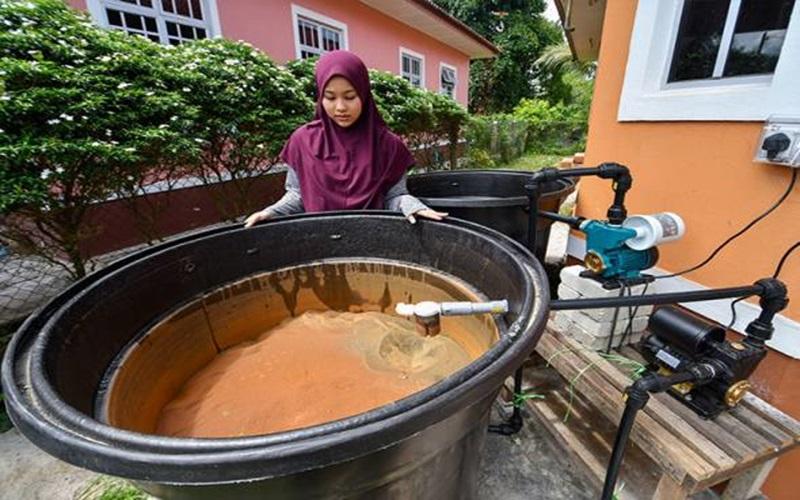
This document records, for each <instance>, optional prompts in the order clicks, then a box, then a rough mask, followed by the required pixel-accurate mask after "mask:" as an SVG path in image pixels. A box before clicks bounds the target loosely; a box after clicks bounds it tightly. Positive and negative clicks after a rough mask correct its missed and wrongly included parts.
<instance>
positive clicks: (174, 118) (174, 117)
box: [169, 116, 178, 122]
mask: <svg viewBox="0 0 800 500" xmlns="http://www.w3.org/2000/svg"><path fill="white" fill-rule="evenodd" d="M177 119H178V117H177V116H173V117H172V118H170V119H169V121H171V122H174V121H175V120H177Z"/></svg>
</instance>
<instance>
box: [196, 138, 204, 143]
mask: <svg viewBox="0 0 800 500" xmlns="http://www.w3.org/2000/svg"><path fill="white" fill-rule="evenodd" d="M194 142H196V143H198V144H202V143H203V142H205V141H203V139H201V138H199V137H195V138H194Z"/></svg>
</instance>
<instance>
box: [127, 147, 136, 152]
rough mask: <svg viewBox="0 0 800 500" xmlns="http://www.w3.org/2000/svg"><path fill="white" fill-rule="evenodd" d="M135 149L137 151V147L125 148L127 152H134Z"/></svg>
mask: <svg viewBox="0 0 800 500" xmlns="http://www.w3.org/2000/svg"><path fill="white" fill-rule="evenodd" d="M134 151H136V148H125V152H127V153H133V152H134Z"/></svg>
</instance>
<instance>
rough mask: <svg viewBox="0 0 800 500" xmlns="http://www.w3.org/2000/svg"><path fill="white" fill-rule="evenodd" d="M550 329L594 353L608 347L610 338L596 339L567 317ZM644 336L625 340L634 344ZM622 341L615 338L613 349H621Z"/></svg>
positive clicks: (629, 337)
mask: <svg viewBox="0 0 800 500" xmlns="http://www.w3.org/2000/svg"><path fill="white" fill-rule="evenodd" d="M550 327H551V328H553V329H555V330H556V331H558V332H559V333H561V334H563V335H565V336H567V337H570V338H572V339H574V340H576V341H577V342H578V343H580V344H581V345H583V346H585V347H586V348H587V349H591V350H593V351H602V350H605V349H606V348H607V347H608V337H595V336H594V335H591V334H589V333H588V332H587V331H586V330H584V329H583V328H581V327H580V326H579V325H577V324H576V323H574V322H571V321H570V320H569V319H568V318H566V317H561V318H560V319H559V320H556V321H553V322H552V323H551V325H550ZM643 335H644V332H639V333H635V334H633V335H630V336H628V337H627V338H626V339H625V344H634V343H636V342H638V341H639V340H641V338H642V336H643ZM621 341H622V336H621V335H618V336H615V337H614V340H613V342H612V344H611V347H619V346H620V342H621Z"/></svg>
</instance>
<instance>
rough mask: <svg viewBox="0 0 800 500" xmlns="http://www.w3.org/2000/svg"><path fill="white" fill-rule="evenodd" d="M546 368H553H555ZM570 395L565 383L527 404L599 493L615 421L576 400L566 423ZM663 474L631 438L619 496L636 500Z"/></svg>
mask: <svg viewBox="0 0 800 500" xmlns="http://www.w3.org/2000/svg"><path fill="white" fill-rule="evenodd" d="M543 369H545V370H550V371H554V370H552V368H543ZM562 381H563V379H562ZM539 392H542V391H539ZM568 397H569V395H568V394H567V392H566V389H565V388H564V384H562V385H561V387H559V388H558V389H553V390H550V391H547V392H546V394H545V398H544V399H536V400H529V401H527V402H526V404H527V408H528V410H529V411H530V413H531V414H532V415H534V416H535V417H536V419H537V420H539V421H540V422H541V423H542V425H543V426H544V427H545V429H546V430H547V431H548V433H549V434H550V435H552V436H553V437H554V439H555V441H556V442H558V443H559V445H560V446H562V447H565V448H566V449H567V450H568V451H569V452H570V458H571V459H572V460H573V461H574V462H575V463H576V464H577V465H578V466H579V467H580V470H581V471H582V472H584V473H585V475H586V477H587V478H588V479H589V481H590V482H591V483H592V484H594V485H596V486H597V488H598V489H597V493H599V492H600V488H601V487H602V485H603V481H604V479H605V473H606V467H607V464H608V460H609V458H610V456H611V447H612V444H613V440H614V437H615V435H616V425H615V424H613V423H611V422H610V421H609V420H608V419H606V418H605V417H604V416H603V415H601V414H599V412H598V410H597V409H595V408H593V407H590V406H586V405H584V404H583V403H582V402H581V401H579V400H573V402H572V405H571V408H572V412H571V417H570V419H569V420H568V422H566V423H565V422H564V421H563V415H564V412H565V410H566V408H567V406H568V405H569V402H568V400H567V398H568ZM661 475H662V471H661V469H660V467H659V465H658V464H656V463H655V462H653V460H652V459H650V458H649V457H648V456H647V455H645V454H644V453H643V452H642V450H641V449H640V448H639V447H638V446H636V445H635V443H632V442H629V446H628V448H627V450H626V453H625V458H624V460H623V464H622V469H621V472H620V477H619V480H618V484H619V485H624V488H623V489H622V492H621V494H620V495H619V498H620V499H626V500H627V499H629V498H630V499H632V500H633V499H639V498H648V497H650V496H651V494H652V492H653V490H655V487H656V485H657V483H658V479H659V478H660V476H661Z"/></svg>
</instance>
